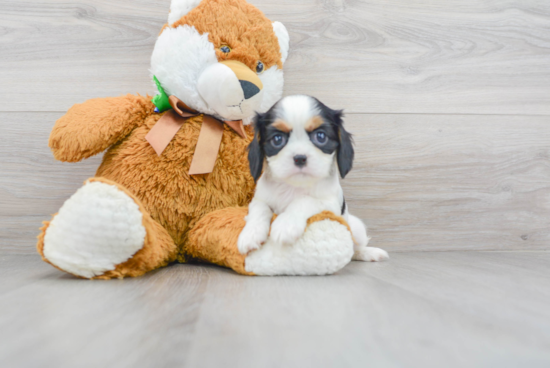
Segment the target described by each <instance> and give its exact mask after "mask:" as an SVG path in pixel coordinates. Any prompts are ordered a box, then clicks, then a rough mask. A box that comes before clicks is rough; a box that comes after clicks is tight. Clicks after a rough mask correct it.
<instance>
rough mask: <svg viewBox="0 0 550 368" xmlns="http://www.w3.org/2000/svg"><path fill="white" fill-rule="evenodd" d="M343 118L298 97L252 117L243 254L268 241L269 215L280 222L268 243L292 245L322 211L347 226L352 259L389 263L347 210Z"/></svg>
mask: <svg viewBox="0 0 550 368" xmlns="http://www.w3.org/2000/svg"><path fill="white" fill-rule="evenodd" d="M342 115H343V113H342V111H335V110H332V109H330V108H328V107H327V106H325V105H324V104H323V103H321V102H320V101H319V100H317V99H316V98H314V97H310V96H301V95H298V96H289V97H285V98H283V99H282V100H280V101H279V102H277V103H276V104H275V106H273V108H271V110H269V111H268V112H267V113H265V114H257V115H256V119H255V129H256V135H255V137H254V140H253V141H252V143H251V144H250V146H249V153H248V159H249V162H250V171H251V174H252V176H253V177H254V180H255V181H256V182H257V186H256V192H255V195H254V198H253V200H252V202H251V203H250V206H249V210H248V216H246V218H245V220H246V226H245V228H244V229H243V231H242V232H241V234H240V236H239V241H238V247H239V251H240V252H241V253H242V254H247V253H248V252H250V251H253V250H256V249H258V248H259V247H260V246H261V245H262V244H263V243H264V242H265V241H266V240H267V238H268V236H269V234H270V233H269V228H270V224H271V218H272V216H273V213H275V214H277V215H278V217H277V219H276V220H275V221H274V222H273V225H272V226H271V235H270V236H271V239H273V240H274V241H275V242H278V243H283V244H292V243H294V242H296V240H298V238H299V237H300V236H302V234H303V233H304V231H305V229H306V224H307V220H308V219H309V218H310V217H312V216H314V215H316V214H318V213H320V212H322V211H325V210H326V211H331V212H333V213H335V214H337V215H341V216H343V217H344V219H345V220H346V221H347V223H348V224H349V226H350V228H351V232H352V234H353V239H354V241H355V245H354V257H353V259H354V260H359V261H380V260H383V259H387V258H388V254H387V253H386V252H385V251H384V250H382V249H378V248H371V247H367V243H368V241H369V238H368V237H367V230H366V228H365V225H364V224H363V223H362V222H361V220H360V219H359V218H357V217H355V216H352V215H350V214H349V211H348V208H347V206H346V201H345V199H344V194H343V191H342V187H341V186H340V178H339V176H338V174H340V176H342V178H344V177H345V176H346V175H347V174H348V173H349V171H350V170H351V167H352V163H353V156H354V151H353V146H352V140H351V135H350V134H349V133H348V132H347V131H346V130H345V129H344V127H343V122H342ZM264 162H267V165H266V168H265V171H264V172H263V174H262V169H263V166H264ZM258 179H259V180H258Z"/></svg>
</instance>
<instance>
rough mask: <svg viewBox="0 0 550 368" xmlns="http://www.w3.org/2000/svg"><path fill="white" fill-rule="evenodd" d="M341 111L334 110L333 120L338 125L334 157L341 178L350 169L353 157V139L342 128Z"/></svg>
mask: <svg viewBox="0 0 550 368" xmlns="http://www.w3.org/2000/svg"><path fill="white" fill-rule="evenodd" d="M343 114H344V113H343V111H342V110H339V111H334V117H333V118H334V121H335V122H336V125H337V126H338V139H339V141H340V144H339V146H338V155H337V157H336V162H337V163H338V170H339V171H340V176H341V177H342V179H343V178H345V177H346V175H347V174H348V173H349V172H350V171H351V168H352V167H353V158H354V156H355V152H354V150H353V139H352V137H351V134H350V133H348V132H347V131H346V130H345V129H344V125H343V121H342V116H343Z"/></svg>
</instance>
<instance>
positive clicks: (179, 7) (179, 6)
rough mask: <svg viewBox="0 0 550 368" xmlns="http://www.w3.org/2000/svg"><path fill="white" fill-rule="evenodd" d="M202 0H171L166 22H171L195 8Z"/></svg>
mask: <svg viewBox="0 0 550 368" xmlns="http://www.w3.org/2000/svg"><path fill="white" fill-rule="evenodd" d="M201 1H202V0H172V4H171V5H170V14H168V24H172V23H175V22H177V21H178V20H180V19H181V17H183V16H184V15H186V14H187V13H189V12H190V11H191V10H193V9H194V8H196V7H197V6H198V5H199V4H200V3H201Z"/></svg>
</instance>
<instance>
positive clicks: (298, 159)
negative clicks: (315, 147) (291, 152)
mask: <svg viewBox="0 0 550 368" xmlns="http://www.w3.org/2000/svg"><path fill="white" fill-rule="evenodd" d="M306 163H307V156H305V155H296V156H294V165H296V166H298V167H304V166H306Z"/></svg>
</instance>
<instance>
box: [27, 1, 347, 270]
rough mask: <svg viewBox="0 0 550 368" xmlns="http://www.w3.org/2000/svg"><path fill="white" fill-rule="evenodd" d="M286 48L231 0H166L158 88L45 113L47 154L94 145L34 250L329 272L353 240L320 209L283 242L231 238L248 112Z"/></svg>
mask: <svg viewBox="0 0 550 368" xmlns="http://www.w3.org/2000/svg"><path fill="white" fill-rule="evenodd" d="M288 52H289V36H288V33H287V31H286V29H285V27H284V26H283V25H282V24H281V23H278V22H274V23H273V22H271V21H270V20H268V19H267V18H266V17H265V16H264V15H263V14H262V13H261V12H260V11H259V10H258V9H257V8H255V7H254V6H252V5H250V4H248V3H246V2H245V1H244V0H202V1H201V0H173V1H172V4H171V11H170V15H169V17H168V24H166V25H165V26H164V28H163V30H162V32H161V34H160V36H159V37H158V40H157V42H156V45H155V48H154V51H153V55H152V62H151V72H152V79H153V80H154V81H155V84H156V86H157V89H158V94H157V95H156V96H155V97H154V98H153V99H152V98H151V97H142V96H133V95H127V96H122V97H116V98H102V99H93V100H90V101H87V102H85V103H83V104H79V105H75V106H74V107H72V108H71V109H70V110H69V111H68V113H67V114H66V115H65V116H63V117H62V118H61V119H59V120H58V121H57V122H56V124H55V126H54V128H53V131H52V133H51V136H50V141H49V145H50V147H51V149H52V151H53V154H54V156H55V158H56V159H58V160H61V161H66V162H77V161H80V160H83V159H85V158H87V157H90V156H93V155H95V154H98V153H100V152H102V151H104V150H107V152H106V153H105V155H104V158H103V162H102V164H101V166H100V167H99V169H98V171H97V173H96V176H95V177H93V178H91V179H89V180H87V181H86V182H85V183H84V186H83V187H82V188H80V189H79V190H78V191H77V192H76V193H75V194H74V195H73V196H72V197H71V198H70V199H68V200H67V201H66V202H65V204H64V205H63V206H62V207H61V209H60V210H59V213H57V214H56V215H54V217H53V219H52V220H51V221H49V222H45V223H44V227H43V228H42V229H41V234H40V235H39V237H38V246H37V247H38V252H39V253H40V254H41V255H42V258H43V259H44V260H45V261H46V262H48V263H50V264H52V265H53V266H55V267H57V268H58V269H60V270H63V271H65V272H68V273H70V274H73V275H75V276H78V277H82V278H96V279H109V278H121V277H127V276H139V275H143V274H144V273H146V272H148V271H151V270H154V269H156V268H159V267H163V266H166V265H168V264H170V263H172V262H176V261H177V262H189V261H191V260H200V261H206V262H210V263H215V264H218V265H221V266H225V267H230V268H232V269H233V270H235V271H236V272H238V273H241V274H246V275H282V274H287V275H307V274H329V273H333V272H335V271H337V270H338V269H340V268H342V267H343V266H344V265H345V264H347V263H348V262H349V261H350V260H351V257H352V255H353V240H352V238H351V234H350V232H349V230H348V229H349V228H348V226H347V224H346V223H345V222H344V221H343V220H342V219H341V218H340V217H337V216H335V215H334V214H331V213H322V214H319V215H317V216H315V217H314V218H312V219H310V221H309V226H308V228H307V229H306V231H305V233H304V235H303V236H302V238H300V239H299V240H298V242H297V243H296V244H294V246H286V247H283V246H281V245H277V244H271V243H270V242H269V241H268V242H267V243H266V244H265V245H264V246H263V247H262V248H261V249H260V250H258V251H255V252H252V253H249V254H248V255H242V254H240V253H239V252H238V250H237V239H238V236H239V233H240V232H241V230H242V229H243V227H244V225H245V220H244V217H245V216H246V214H247V209H246V206H247V204H248V203H249V202H250V200H251V198H252V196H253V191H254V180H253V178H252V177H251V176H250V171H249V164H248V160H247V146H248V145H249V143H250V142H251V140H252V139H253V128H252V127H251V126H250V123H251V120H252V118H253V116H254V113H255V111H259V112H265V111H267V110H268V109H269V108H270V107H271V106H272V105H273V104H274V103H275V102H276V101H277V100H278V99H279V98H280V97H281V96H282V89H283V71H282V68H283V64H284V62H285V60H286V58H287V56H288Z"/></svg>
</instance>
